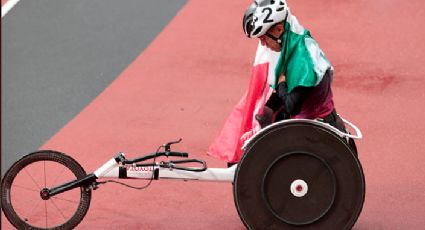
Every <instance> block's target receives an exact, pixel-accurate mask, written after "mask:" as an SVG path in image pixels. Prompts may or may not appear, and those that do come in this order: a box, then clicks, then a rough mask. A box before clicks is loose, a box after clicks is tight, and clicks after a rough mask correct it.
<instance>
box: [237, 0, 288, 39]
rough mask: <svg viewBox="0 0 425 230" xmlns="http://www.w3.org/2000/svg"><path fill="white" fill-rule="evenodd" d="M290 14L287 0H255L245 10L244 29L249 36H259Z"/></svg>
mask: <svg viewBox="0 0 425 230" xmlns="http://www.w3.org/2000/svg"><path fill="white" fill-rule="evenodd" d="M287 15H288V6H287V5H286V1H285V0H255V1H254V2H253V3H252V4H251V5H250V6H249V7H248V9H247V10H246V11H245V15H244V17H243V25H242V26H243V30H244V32H245V35H246V36H248V37H249V38H252V37H254V38H258V37H260V36H262V35H263V34H265V33H266V32H267V30H269V29H270V27H272V26H273V25H274V24H276V23H278V22H281V21H284V20H285V19H286V17H287Z"/></svg>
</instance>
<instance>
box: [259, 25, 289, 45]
mask: <svg viewBox="0 0 425 230" xmlns="http://www.w3.org/2000/svg"><path fill="white" fill-rule="evenodd" d="M284 31H285V29H284V27H283V24H282V23H278V24H276V25H274V26H272V27H271V28H270V29H269V30H268V31H267V33H266V34H264V35H262V36H260V37H259V39H260V41H261V45H263V46H266V47H267V48H269V49H271V50H273V51H276V52H280V51H281V50H282V46H281V44H279V43H277V41H275V40H274V39H273V38H271V37H270V36H269V35H267V34H270V35H272V36H273V37H275V38H280V37H281V36H282V33H283V32H284Z"/></svg>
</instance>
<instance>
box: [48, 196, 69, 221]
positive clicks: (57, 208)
mask: <svg viewBox="0 0 425 230" xmlns="http://www.w3.org/2000/svg"><path fill="white" fill-rule="evenodd" d="M50 202H52V204H53V206H55V208H56V210H58V212H59V213H60V214H61V216H62V217H63V219H64V220H66V217H65V215H64V214H63V212H62V211H61V210H60V208H59V207H58V206H57V205H56V203H55V202H53V200H52V199H50Z"/></svg>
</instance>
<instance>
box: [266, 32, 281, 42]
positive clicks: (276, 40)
mask: <svg viewBox="0 0 425 230" xmlns="http://www.w3.org/2000/svg"><path fill="white" fill-rule="evenodd" d="M266 36H267V37H269V38H271V39H272V40H273V41H275V42H277V44H279V45H282V39H280V38H277V37H275V36H273V35H272V34H270V33H268V32H267V33H266Z"/></svg>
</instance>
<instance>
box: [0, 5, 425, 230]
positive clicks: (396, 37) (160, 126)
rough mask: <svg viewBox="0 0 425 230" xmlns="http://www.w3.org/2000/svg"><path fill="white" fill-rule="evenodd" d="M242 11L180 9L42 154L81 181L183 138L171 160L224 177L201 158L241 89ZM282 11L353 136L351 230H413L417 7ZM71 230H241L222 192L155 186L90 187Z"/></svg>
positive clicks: (244, 71) (246, 53)
mask: <svg viewBox="0 0 425 230" xmlns="http://www.w3.org/2000/svg"><path fill="white" fill-rule="evenodd" d="M249 2H250V1H224V0H219V1H191V2H189V3H188V4H187V5H186V6H185V7H184V8H183V9H182V10H181V12H180V13H179V14H178V15H177V16H176V17H175V19H174V20H173V21H172V22H171V23H170V24H169V25H168V26H167V27H166V28H165V30H164V31H163V32H162V33H161V34H160V35H159V36H158V37H157V39H156V40H155V41H154V42H153V43H152V44H151V46H150V47H149V48H147V49H146V50H145V51H144V52H143V53H142V54H141V55H140V56H139V57H138V58H137V59H136V60H135V61H134V62H133V63H132V64H131V65H130V66H129V67H128V68H127V69H126V70H125V71H124V72H123V73H122V74H121V75H120V76H119V78H118V79H117V80H116V81H114V82H113V83H112V84H111V85H110V87H109V88H107V89H106V90H105V91H104V92H103V93H102V94H101V95H100V96H99V97H98V98H97V99H96V100H94V101H93V102H92V103H91V104H90V105H89V106H88V107H87V108H86V109H84V110H83V111H82V112H81V113H80V114H79V115H78V116H77V117H75V119H73V120H72V121H71V122H69V123H68V124H67V125H66V126H65V127H64V128H63V129H62V130H61V131H60V132H58V133H57V134H56V135H55V136H54V137H53V138H52V139H51V140H50V141H48V142H47V143H46V144H45V145H44V146H42V149H56V150H59V151H63V152H66V153H69V154H71V155H72V156H73V157H74V158H76V159H77V160H78V161H79V162H81V163H82V165H83V167H84V168H85V169H86V170H87V171H92V170H95V169H96V168H97V167H98V166H100V165H101V164H102V163H104V162H105V161H106V160H108V159H109V158H110V157H112V156H113V155H114V154H115V153H116V152H118V151H123V152H125V153H127V156H128V157H135V156H138V155H140V154H142V153H150V152H152V151H154V150H155V149H156V147H157V146H158V145H160V144H162V143H164V142H166V141H169V140H173V139H177V138H178V137H182V138H183V140H184V141H183V143H181V144H179V145H178V146H176V148H177V149H179V150H184V151H189V152H190V154H191V157H194V158H201V159H205V160H207V163H208V165H209V167H224V166H225V163H224V162H220V161H218V160H216V159H212V158H211V157H208V156H206V155H205V152H206V150H207V148H208V145H209V144H210V143H211V141H212V140H213V138H214V136H215V135H216V134H217V133H218V131H219V129H220V128H221V125H222V124H223V122H224V120H225V118H226V117H227V115H228V114H229V112H230V111H231V109H232V107H233V106H234V105H235V104H236V102H237V101H238V100H239V98H240V97H241V96H242V94H243V92H244V90H245V89H246V87H247V84H248V80H249V79H248V77H249V76H250V74H249V73H250V67H251V64H252V61H253V60H252V59H253V56H254V54H255V48H256V42H255V41H253V40H249V39H246V38H245V37H244V35H243V33H242V31H241V30H242V29H241V17H242V15H243V12H244V10H245V8H246V7H247V6H248V4H249ZM325 3H326V4H325ZM289 4H290V6H291V8H292V11H293V12H294V14H295V15H297V16H298V18H299V19H300V21H301V23H302V24H303V25H304V26H305V27H306V28H309V29H310V30H311V31H312V34H313V36H314V37H315V38H316V39H317V40H318V41H319V44H320V45H321V47H322V49H323V50H324V51H325V52H326V53H327V55H328V56H329V59H330V60H331V62H332V63H333V64H334V66H335V70H336V74H335V81H334V94H335V101H336V106H337V109H338V112H339V113H340V114H342V115H343V116H344V117H346V118H348V119H349V120H351V121H353V122H354V123H355V124H357V125H358V126H359V127H360V128H361V129H362V131H363V133H364V140H362V141H359V142H358V148H359V152H360V159H361V162H362V164H363V167H364V171H365V174H366V184H367V194H366V202H365V206H364V209H363V212H362V214H361V216H360V218H359V220H358V222H357V224H356V226H355V227H354V229H421V228H423V226H425V220H424V218H423V217H424V216H425V195H424V194H425V193H424V190H425V168H424V164H423V162H425V154H424V149H425V143H424V141H423V140H424V137H423V136H424V134H425V132H424V129H425V122H424V120H423V119H422V117H421V116H422V115H423V114H424V111H425V110H424V108H423V106H424V101H425V91H424V88H425V82H424V79H423V77H424V74H425V65H423V63H425V56H424V55H423V52H424V50H425V49H424V48H425V45H424V44H425V43H424V42H423V41H424V40H425V31H423V30H421V28H423V26H421V23H422V22H423V21H425V2H424V1H421V0H415V1H409V2H408V3H407V2H405V1H401V0H391V1H388V0H374V1H366V0H362V1H337V0H330V1H307V0H298V1H290V2H289ZM129 183H131V184H137V185H141V184H144V183H145V182H144V181H141V182H139V181H136V182H133V181H129ZM2 222H3V223H4V222H5V220H4V217H3V218H2ZM8 226H9V225H6V224H4V225H3V227H4V229H8V228H9V227H8ZM78 228H79V229H94V228H99V229H117V228H120V229H123V228H128V229H244V227H243V225H242V223H241V222H240V220H239V217H238V215H237V212H236V209H235V207H234V204H233V195H232V187H231V184H221V183H204V182H187V183H184V182H181V181H165V180H163V181H155V182H154V183H153V184H152V185H151V187H149V188H148V189H147V190H145V191H134V190H131V189H128V188H124V187H120V186H118V185H114V184H110V185H106V186H104V187H101V188H100V189H99V190H97V191H95V192H94V200H93V202H92V205H91V207H90V210H89V212H88V215H87V217H86V218H85V219H84V221H83V223H81V224H80V225H79V226H78Z"/></svg>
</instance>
